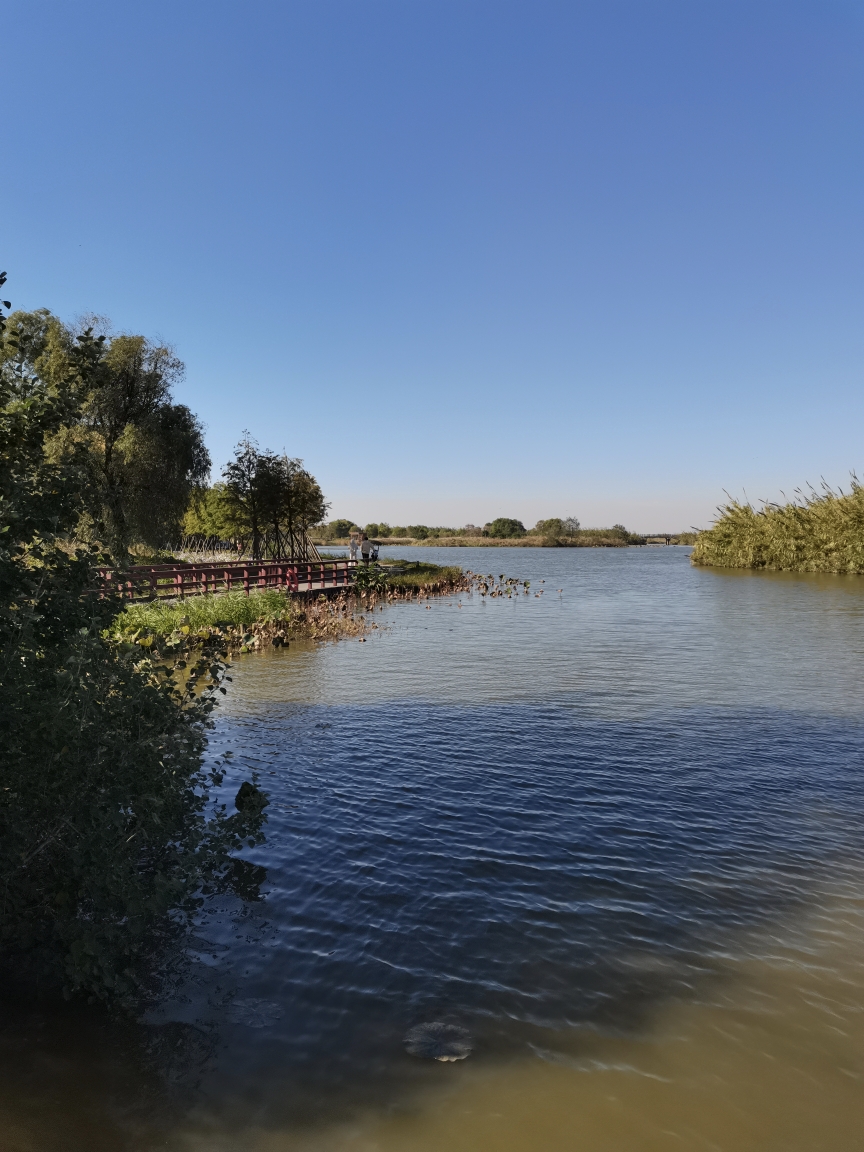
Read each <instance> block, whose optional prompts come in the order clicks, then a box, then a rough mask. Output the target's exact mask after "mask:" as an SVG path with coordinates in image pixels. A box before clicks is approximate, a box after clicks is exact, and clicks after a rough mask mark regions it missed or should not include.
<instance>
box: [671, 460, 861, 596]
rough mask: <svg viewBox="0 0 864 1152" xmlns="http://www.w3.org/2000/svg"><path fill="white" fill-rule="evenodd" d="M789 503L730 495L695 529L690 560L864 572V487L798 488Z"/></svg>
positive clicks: (788, 569) (794, 569)
mask: <svg viewBox="0 0 864 1152" xmlns="http://www.w3.org/2000/svg"><path fill="white" fill-rule="evenodd" d="M797 496H798V499H797V500H793V501H790V502H789V503H788V504H774V503H766V504H765V505H764V507H762V508H759V509H757V508H754V507H753V506H752V505H751V504H749V503H746V504H742V503H739V502H738V501H737V500H730V502H729V503H728V504H726V505H725V506H723V507H721V508H719V509H718V511H719V513H720V515H719V517H718V519H717V520H716V522H715V523H714V525H713V526H712V527H711V528H709V529H708V530H707V531H705V532H700V533H699V536H698V537H697V539H696V544H695V547H694V549H693V553H692V556H691V559H692V561H693V563H694V564H708V565H717V566H720V567H724V568H766V569H770V570H772V571H777V572H834V573H844V572H845V573H859V572H864V488H862V486H861V485H860V483H859V481H858V479H857V477H856V476H854V475H853V477H852V487H851V491H849V492H834V491H833V490H832V489H830V488H829V487H828V486H827V485H825V486H824V487H823V489H822V491H816V490H814V489H811V490H810V491H809V492H807V493H804V492H799V493H798V494H797Z"/></svg>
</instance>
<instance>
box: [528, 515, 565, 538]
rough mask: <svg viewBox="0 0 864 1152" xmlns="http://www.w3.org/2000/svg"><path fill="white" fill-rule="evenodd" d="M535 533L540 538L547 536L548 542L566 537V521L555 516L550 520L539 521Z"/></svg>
mask: <svg viewBox="0 0 864 1152" xmlns="http://www.w3.org/2000/svg"><path fill="white" fill-rule="evenodd" d="M534 531H535V533H536V534H537V535H538V536H545V537H546V539H547V540H558V539H560V538H561V537H562V536H563V535H564V521H563V520H562V519H561V517H560V516H553V517H552V518H551V519H550V520H538V521H537V524H536V525H535V528H534Z"/></svg>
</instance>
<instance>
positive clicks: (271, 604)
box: [109, 560, 467, 655]
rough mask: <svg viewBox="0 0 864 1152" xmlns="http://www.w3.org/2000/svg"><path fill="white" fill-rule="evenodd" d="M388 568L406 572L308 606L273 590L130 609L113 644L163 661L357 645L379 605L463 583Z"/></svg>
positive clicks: (433, 572)
mask: <svg viewBox="0 0 864 1152" xmlns="http://www.w3.org/2000/svg"><path fill="white" fill-rule="evenodd" d="M389 566H391V567H396V566H399V567H403V566H404V567H406V568H408V569H409V571H405V572H399V573H396V574H393V575H386V567H385V568H384V569H383V572H384V573H385V575H384V578H383V579H381V580H380V581H378V582H376V583H375V584H374V585H372V586H370V587H367V588H364V589H362V590H360V589H358V590H357V592H356V594H347V595H345V594H343V595H340V596H337V597H332V598H327V597H324V596H321V597H318V598H317V599H312V598H309V597H301V596H292V595H291V594H290V593H288V592H282V591H280V590H278V589H275V588H273V589H267V590H266V591H259V592H250V593H249V595H248V596H247V595H245V593H243V592H239V591H237V592H226V593H222V594H218V595H214V596H190V597H188V598H187V599H185V600H158V601H154V602H152V603H149V604H130V605H129V607H128V608H126V609H124V610H123V612H121V613H120V615H119V616H117V617H116V618H115V620H114V622H113V624H112V626H111V628H110V630H109V633H110V635H111V636H112V638H113V639H115V640H117V641H120V642H122V643H127V644H134V645H137V646H138V647H140V648H142V649H150V650H153V651H154V652H156V653H159V652H162V653H164V654H166V655H180V654H182V653H183V652H185V651H187V650H189V649H191V648H195V647H199V646H201V645H203V644H205V643H208V642H212V641H214V640H215V641H221V642H222V643H224V644H225V645H226V646H227V648H229V649H230V650H234V651H240V652H244V651H253V650H256V649H260V648H262V647H264V646H265V645H267V644H270V645H272V646H275V647H279V646H284V645H287V643H288V642H289V641H290V640H291V639H292V638H298V637H303V638H305V639H312V640H337V639H340V638H343V637H362V636H363V634H364V633H365V632H366V631H367V630H368V629H369V628H370V627H376V625H372V624H369V622H368V620H367V615H368V612H369V609H370V608H374V607H376V606H378V605H379V604H380V603H381V602H382V601H387V600H396V599H407V598H411V597H413V596H416V595H418V594H423V595H427V596H428V595H435V594H439V595H443V594H446V593H449V592H453V591H457V590H461V589H462V588H463V587H465V586H466V583H465V582H466V579H467V578H466V576H465V574H464V573H463V571H462V569H461V568H459V567H457V566H455V565H441V564H424V563H421V562H419V561H417V562H414V561H410V560H403V561H391V563H390V565H389Z"/></svg>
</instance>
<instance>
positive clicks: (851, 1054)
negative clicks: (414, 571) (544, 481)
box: [0, 548, 864, 1152]
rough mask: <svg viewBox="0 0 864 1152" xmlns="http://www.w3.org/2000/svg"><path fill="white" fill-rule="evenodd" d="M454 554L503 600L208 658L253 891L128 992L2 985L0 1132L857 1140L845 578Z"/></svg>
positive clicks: (324, 1149) (859, 1047) (147, 1139)
mask: <svg viewBox="0 0 864 1152" xmlns="http://www.w3.org/2000/svg"><path fill="white" fill-rule="evenodd" d="M465 553H466V555H465V556H464V557H463V558H462V561H461V562H462V563H464V564H465V566H466V567H474V568H476V569H477V570H478V571H488V566H489V564H490V563H491V564H493V565H494V567H495V575H498V574H499V573H500V572H506V573H507V574H509V575H514V576H519V577H522V578H527V579H530V580H531V581H532V585H531V592H530V595H528V596H524V595H522V594H520V595H518V596H514V597H512V598H511V599H506V598H499V599H496V600H494V601H491V602H490V601H488V600H487V601H485V602H483V601H482V600H481V599H480V598H479V596H477V595H476V594H474V595H464V596H462V597H461V598H459V597H454V598H452V599H450V600H444V601H432V602H430V606H429V607H428V608H427V607H426V605H425V604H422V603H421V604H414V603H411V604H395V605H392V606H390V607H388V608H387V609H386V610H385V611H384V612H382V613H379V614H378V616H379V621H380V622H381V623H382V624H385V625H387V627H384V628H381V629H380V630H379V631H378V632H376V633H375V634H374V635H373V636H372V637H370V639H369V641H368V642H367V643H365V644H357V643H356V642H355V641H346V642H342V643H338V644H330V645H327V646H324V647H318V648H316V647H313V646H310V645H298V646H295V647H292V648H291V649H290V650H289V651H287V652H284V651H274V652H273V653H272V654H267V655H264V656H258V655H253V656H248V657H242V658H240V659H239V660H238V661H237V665H236V667H235V680H234V691H233V692H232V694H231V696H230V697H229V698H228V701H227V703H226V705H225V707H224V708H223V710H222V714H221V716H220V719H219V722H218V725H217V727H216V729H215V730H214V733H213V737H212V754H213V755H218V754H221V753H222V752H224V751H226V750H230V751H232V752H233V753H234V760H235V763H236V765H237V767H236V771H235V776H234V779H233V781H231V782H229V783H230V785H231V786H233V787H236V782H237V780H238V779H240V778H242V777H244V776H248V774H249V773H250V771H253V770H254V771H257V772H258V773H259V775H260V778H261V781H262V783H263V785H264V786H265V787H267V788H268V789H269V791H270V794H271V800H272V802H271V806H270V809H269V810H268V811H269V813H270V820H269V824H268V828H267V836H268V841H267V844H266V845H264V846H263V847H262V848H260V849H256V850H255V851H254V852H252V851H250V853H249V858H250V860H253V861H254V862H255V863H257V864H259V865H261V866H263V867H264V868H266V870H267V880H266V882H265V884H264V885H263V888H264V892H265V898H264V899H263V900H261V901H259V902H253V903H249V904H242V903H241V902H239V901H234V902H231V901H226V900H223V901H222V902H220V903H218V904H216V903H214V904H212V905H210V906H208V908H207V909H206V912H205V914H204V915H202V918H201V922H200V924H199V927H198V935H197V937H196V939H195V940H194V941H192V942H191V944H190V957H189V962H188V965H187V967H186V969H185V970H184V972H183V974H182V979H181V980H180V981H179V982H178V983H175V984H174V985H173V986H172V987H171V988H166V989H165V991H164V994H163V995H162V997H161V998H160V999H159V1001H158V1002H157V1003H155V1004H154V1005H153V1006H152V1007H151V1008H150V1009H149V1010H148V1012H147V1013H146V1014H145V1015H144V1016H143V1017H142V1018H141V1019H140V1020H138V1021H134V1022H130V1023H128V1024H126V1025H123V1026H121V1025H118V1024H116V1023H115V1024H112V1023H110V1022H108V1021H106V1020H104V1019H103V1018H102V1017H101V1016H99V1015H98V1013H96V1012H95V1011H94V1010H92V1009H88V1008H87V1007H86V1006H69V1005H67V1006H57V1005H53V1006H52V1005H46V1004H40V1005H32V1004H27V1003H21V1002H18V1003H16V1002H14V1001H10V1000H9V999H8V998H7V1002H6V1003H5V1004H4V1005H3V1019H2V1027H0V1148H2V1149H3V1150H4V1152H5V1150H6V1149H10V1150H11V1149H14V1150H16V1152H19V1150H20V1152H25V1150H26V1152H31V1150H32V1152H43V1150H45V1152H48V1150H51V1152H53V1150H55V1149H56V1150H60V1149H63V1150H64V1152H65V1150H72V1152H78V1150H79V1149H98V1150H103V1149H104V1150H105V1152H115V1150H121V1149H123V1150H125V1149H130V1150H132V1152H139V1150H149V1149H156V1148H169V1149H172V1150H175V1152H187V1150H188V1152H210V1150H212V1152H227V1150H229V1149H231V1150H234V1149H238V1150H241V1152H245V1150H247V1149H248V1150H249V1152H271V1150H272V1152H277V1150H280V1152H281V1150H285V1152H289V1150H290V1152H294V1150H296V1152H329V1150H332V1152H343V1150H344V1152H348V1150H352V1152H353V1150H356V1152H377V1150H380V1152H445V1150H453V1152H463V1150H465V1152H469V1150H470V1152H475V1150H476V1152H486V1150H492V1152H498V1150H500V1152H522V1150H526V1152H527V1150H529V1149H531V1150H532V1152H534V1150H537V1152H559V1150H560V1152H568V1150H570V1149H574V1150H575V1149H580V1150H585V1152H595V1150H597V1152H599V1150H604V1152H605V1150H607V1149H608V1150H612V1149H615V1150H621V1149H625V1150H626V1149H632V1150H634V1152H635V1150H639V1152H643V1150H644V1152H655V1150H656V1152H660V1150H667V1149H668V1150H673V1149H674V1150H678V1149H681V1150H685V1152H691V1150H692V1152H696V1150H703V1149H705V1150H708V1149H711V1150H714V1149H722V1150H728V1152H741V1150H749V1149H753V1150H756V1149H759V1150H775V1149H776V1150H777V1152H781V1150H783V1152H786V1150H794V1152H797V1150H801V1152H804V1150H808V1152H809V1150H816V1149H826V1150H833V1152H845V1150H846V1149H850V1150H851V1149H858V1148H860V1147H862V1146H864V1081H862V1077H864V947H862V946H864V867H862V864H864V848H862V845H864V839H862V832H864V777H862V765H864V724H862V717H861V679H862V676H861V674H862V669H864V581H860V580H858V579H844V578H825V577H816V578H811V577H797V576H772V575H770V574H755V573H728V572H714V571H706V570H698V569H692V568H691V567H690V566H689V563H688V550H684V549H677V548H668V549H656V550H646V549H628V550H620V551H619V550H614V551H612V550H610V551H608V552H606V551H600V550H598V551H594V550H575V549H574V550H562V551H561V552H555V551H553V550H548V549H538V550H536V551H535V550H531V549H514V550H513V551H512V553H511V552H510V550H507V549H500V550H496V551H495V554H494V556H492V557H490V555H489V552H488V551H486V550H478V551H477V552H476V553H471V552H469V550H465ZM424 555H425V552H424ZM456 555H458V553H457V554H456ZM453 556H454V551H453V550H452V549H447V550H446V559H447V560H448V561H449V562H452V559H451V558H452V557H453ZM430 558H431V559H435V556H434V555H430ZM541 581H545V582H544V583H541ZM541 589H542V591H543V595H542V596H537V595H535V592H537V591H540V590H541ZM559 589H560V590H561V591H559ZM460 605H461V606H460ZM431 1021H443V1022H446V1023H452V1024H456V1025H458V1026H459V1027H461V1028H465V1029H467V1030H468V1031H469V1032H470V1034H471V1036H472V1038H473V1051H472V1054H471V1055H470V1056H469V1058H468V1059H466V1060H465V1061H463V1062H459V1063H444V1064H442V1063H437V1062H435V1061H424V1060H418V1059H417V1058H415V1057H413V1056H410V1055H409V1054H408V1053H407V1052H406V1051H405V1049H404V1046H403V1038H404V1036H405V1033H406V1032H407V1031H408V1030H409V1029H411V1028H414V1027H415V1026H416V1025H418V1024H422V1023H426V1022H431Z"/></svg>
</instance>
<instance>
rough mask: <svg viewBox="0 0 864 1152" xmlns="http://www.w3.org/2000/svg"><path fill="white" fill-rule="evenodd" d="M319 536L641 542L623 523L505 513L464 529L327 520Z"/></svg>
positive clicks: (332, 537)
mask: <svg viewBox="0 0 864 1152" xmlns="http://www.w3.org/2000/svg"><path fill="white" fill-rule="evenodd" d="M318 531H319V532H320V534H321V536H322V538H323V539H326V540H344V539H345V538H346V537H348V536H350V534H351V533H352V532H360V531H362V532H365V533H366V535H367V536H370V537H374V538H376V539H379V540H386V539H388V538H391V537H392V538H396V539H410V540H429V539H439V538H442V537H454V536H464V537H467V538H472V537H484V536H488V537H491V538H493V539H500V540H508V539H510V540H516V539H522V538H524V537H525V536H533V537H540V538H541V539H543V540H544V541H548V542H550V543H558V542H560V543H567V542H568V541H573V540H575V539H577V538H578V537H579V536H580V533H583V532H586V531H587V532H588V533H590V534H592V535H593V534H596V533H597V532H602V533H605V534H608V535H610V536H612V537H615V538H617V539H620V540H621V541H622V542H624V543H641V542H643V540H642V537H640V536H637V535H635V534H634V533H632V532H629V531H628V530H627V529H626V528H625V527H624V525H623V524H615V525H614V526H613V527H612V528H604V529H587V530H586V529H583V528H582V527H581V525H580V523H579V521H578V520H577V519H576V517H575V516H564V517H561V516H552V517H549V518H548V519H545V520H538V521H537V523H536V524H535V525H534V527H533V528H532V529H530V530H529V529H527V528H526V527H525V525H524V524H523V523H522V521H521V520H517V519H515V518H513V517H509V516H498V517H496V518H495V519H494V520H491V521H489V522H488V523H487V524H484V525H483V526H482V528H481V527H479V526H477V525H473V524H471V525H468V526H466V527H464V528H449V527H432V526H430V525H428V524H407V525H404V526H402V527H399V526H391V525H390V524H386V523H383V522H382V523H374V522H373V523H371V524H366V525H364V526H360V525H358V524H357V523H356V521H353V520H348V519H345V518H344V517H343V518H340V519H338V520H331V521H330V522H329V524H325V525H321V526H319V528H318Z"/></svg>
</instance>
